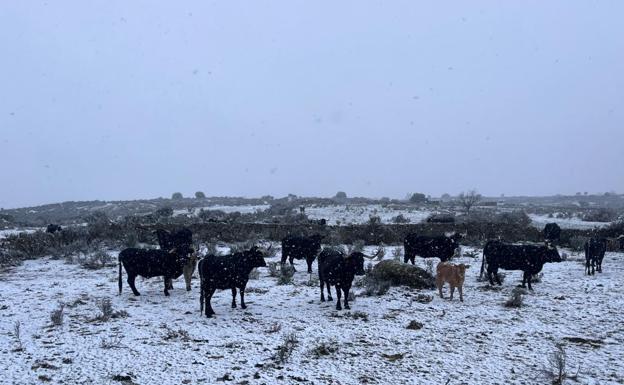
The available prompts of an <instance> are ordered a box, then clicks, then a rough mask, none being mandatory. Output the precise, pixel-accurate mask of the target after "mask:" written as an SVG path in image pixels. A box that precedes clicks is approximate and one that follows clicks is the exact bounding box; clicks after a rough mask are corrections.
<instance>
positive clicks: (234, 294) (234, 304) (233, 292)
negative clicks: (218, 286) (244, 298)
mask: <svg viewBox="0 0 624 385" xmlns="http://www.w3.org/2000/svg"><path fill="white" fill-rule="evenodd" d="M232 309H236V288H235V287H233V288H232Z"/></svg>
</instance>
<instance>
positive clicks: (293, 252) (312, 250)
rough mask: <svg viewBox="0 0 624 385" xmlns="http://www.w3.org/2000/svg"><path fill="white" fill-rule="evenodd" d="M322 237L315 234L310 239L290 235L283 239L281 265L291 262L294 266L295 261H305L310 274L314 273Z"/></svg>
mask: <svg viewBox="0 0 624 385" xmlns="http://www.w3.org/2000/svg"><path fill="white" fill-rule="evenodd" d="M322 239H323V236H322V235H319V234H315V235H312V236H310V237H303V236H294V235H290V236H288V237H285V238H284V239H282V261H281V264H282V265H283V264H285V263H286V259H288V260H289V262H290V264H291V265H294V263H293V261H294V260H295V259H305V260H306V262H307V264H308V273H312V262H314V260H315V259H316V256H317V254H318V253H319V251H320V250H321V240H322Z"/></svg>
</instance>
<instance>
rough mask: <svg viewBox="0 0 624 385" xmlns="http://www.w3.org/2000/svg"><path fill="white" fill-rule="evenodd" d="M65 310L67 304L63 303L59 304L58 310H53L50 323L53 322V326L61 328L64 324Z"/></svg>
mask: <svg viewBox="0 0 624 385" xmlns="http://www.w3.org/2000/svg"><path fill="white" fill-rule="evenodd" d="M64 310H65V304H64V303H62V302H61V303H59V306H58V308H56V309H54V310H52V312H51V313H50V321H52V325H53V326H61V325H62V324H63V318H64Z"/></svg>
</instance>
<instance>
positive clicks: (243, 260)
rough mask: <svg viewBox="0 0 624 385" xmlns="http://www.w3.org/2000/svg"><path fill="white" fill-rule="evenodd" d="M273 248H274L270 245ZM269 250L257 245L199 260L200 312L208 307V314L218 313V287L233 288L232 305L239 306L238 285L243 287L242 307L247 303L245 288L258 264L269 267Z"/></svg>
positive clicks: (208, 315)
mask: <svg viewBox="0 0 624 385" xmlns="http://www.w3.org/2000/svg"><path fill="white" fill-rule="evenodd" d="M269 249H270V248H269ZM266 254H267V251H265V250H262V249H260V248H259V247H257V246H254V247H252V248H251V249H249V250H247V251H243V252H241V253H234V254H230V255H222V256H217V255H208V256H206V257H205V258H203V259H202V260H200V261H199V265H198V268H197V269H198V270H199V279H200V282H201V284H200V285H201V289H200V290H201V292H200V296H199V303H200V311H203V310H204V305H205V307H206V317H212V315H213V314H215V312H214V310H213V309H212V305H211V304H210V300H211V299H212V296H213V294H214V293H215V291H216V290H217V289H231V290H232V308H235V307H236V288H238V289H240V298H241V307H242V308H243V309H246V308H247V305H245V287H246V286H247V281H248V280H249V273H251V270H253V269H254V268H256V267H265V266H266V262H265V261H264V257H265V256H266Z"/></svg>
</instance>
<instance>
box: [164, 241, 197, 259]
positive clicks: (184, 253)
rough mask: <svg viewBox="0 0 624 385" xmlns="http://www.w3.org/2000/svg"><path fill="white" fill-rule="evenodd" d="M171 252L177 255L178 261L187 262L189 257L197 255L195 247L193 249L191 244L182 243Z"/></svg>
mask: <svg viewBox="0 0 624 385" xmlns="http://www.w3.org/2000/svg"><path fill="white" fill-rule="evenodd" d="M169 254H171V255H172V256H174V257H175V259H176V261H179V262H182V263H187V262H188V261H189V259H191V258H193V256H195V258H196V257H197V255H196V253H195V249H193V248H192V247H191V246H189V245H180V246H176V247H174V248H173V249H171V250H169Z"/></svg>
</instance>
